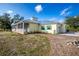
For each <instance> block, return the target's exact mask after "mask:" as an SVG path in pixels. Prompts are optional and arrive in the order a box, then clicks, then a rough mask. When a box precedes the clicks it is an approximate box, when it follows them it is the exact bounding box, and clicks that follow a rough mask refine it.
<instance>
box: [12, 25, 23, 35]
mask: <svg viewBox="0 0 79 59" xmlns="http://www.w3.org/2000/svg"><path fill="white" fill-rule="evenodd" d="M21 25H22V26H23V24H21ZM12 27H13V26H12ZM12 31H13V32H16V33H20V34H24V29H23V28H18V24H17V25H16V26H15V27H14V28H12Z"/></svg>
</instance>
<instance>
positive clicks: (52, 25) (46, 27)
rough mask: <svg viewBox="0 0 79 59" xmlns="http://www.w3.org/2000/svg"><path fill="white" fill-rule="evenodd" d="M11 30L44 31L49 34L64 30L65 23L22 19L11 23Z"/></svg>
mask: <svg viewBox="0 0 79 59" xmlns="http://www.w3.org/2000/svg"><path fill="white" fill-rule="evenodd" d="M11 26H12V31H13V32H17V33H20V34H25V33H30V32H45V33H51V34H57V33H64V32H66V29H65V24H61V23H57V22H47V23H40V22H37V21H34V20H30V19H28V20H23V21H19V22H17V23H12V25H11Z"/></svg>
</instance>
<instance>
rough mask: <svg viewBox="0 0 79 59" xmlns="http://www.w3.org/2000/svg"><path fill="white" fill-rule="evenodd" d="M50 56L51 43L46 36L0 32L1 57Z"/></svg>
mask: <svg viewBox="0 0 79 59" xmlns="http://www.w3.org/2000/svg"><path fill="white" fill-rule="evenodd" d="M49 54H50V43H49V41H48V39H47V37H45V36H42V35H40V34H28V35H21V34H17V33H12V32H0V55H1V56H11V55H12V56H19V55H20V56H43V55H44V56H45V55H49Z"/></svg>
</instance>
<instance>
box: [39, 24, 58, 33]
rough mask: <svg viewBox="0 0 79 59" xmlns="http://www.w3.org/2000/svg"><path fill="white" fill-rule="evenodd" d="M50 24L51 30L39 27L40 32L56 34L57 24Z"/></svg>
mask: <svg viewBox="0 0 79 59" xmlns="http://www.w3.org/2000/svg"><path fill="white" fill-rule="evenodd" d="M41 26H44V27H45V28H46V27H47V26H49V25H41ZM50 26H51V30H41V28H40V30H41V31H42V32H46V33H51V34H56V33H57V25H56V24H50Z"/></svg>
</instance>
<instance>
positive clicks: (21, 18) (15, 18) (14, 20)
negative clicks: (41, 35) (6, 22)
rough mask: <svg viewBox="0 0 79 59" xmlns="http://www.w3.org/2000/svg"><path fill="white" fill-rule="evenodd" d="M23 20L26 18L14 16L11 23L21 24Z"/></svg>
mask: <svg viewBox="0 0 79 59" xmlns="http://www.w3.org/2000/svg"><path fill="white" fill-rule="evenodd" d="M21 20H24V17H22V16H20V15H19V14H16V15H14V17H13V18H12V22H11V23H16V22H19V21H21Z"/></svg>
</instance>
